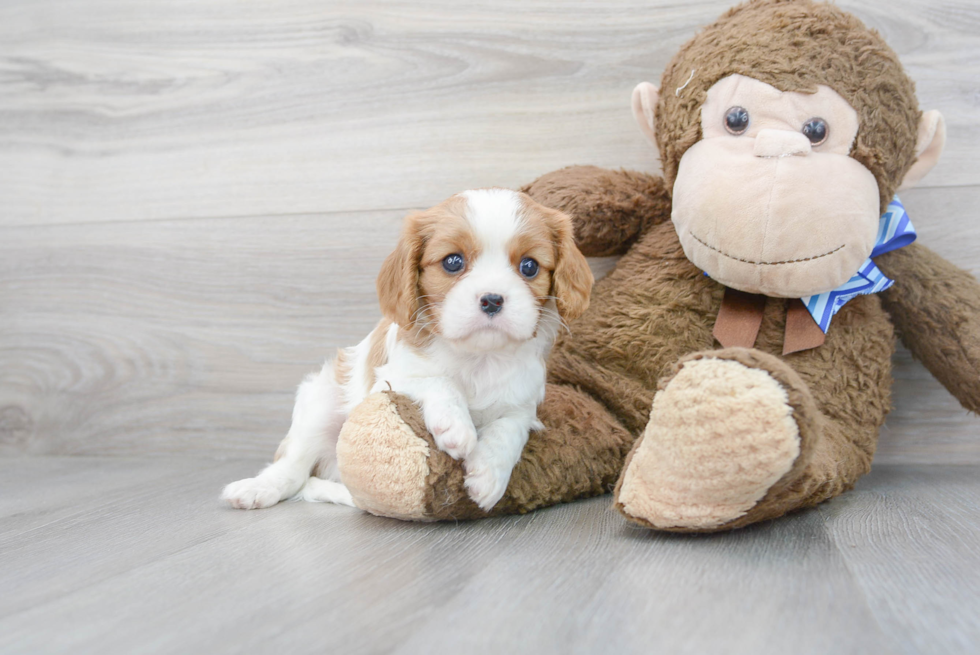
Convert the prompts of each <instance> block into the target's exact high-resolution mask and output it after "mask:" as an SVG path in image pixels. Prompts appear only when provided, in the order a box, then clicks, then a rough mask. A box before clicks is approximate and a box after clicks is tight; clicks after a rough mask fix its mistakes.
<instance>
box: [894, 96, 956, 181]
mask: <svg viewBox="0 0 980 655" xmlns="http://www.w3.org/2000/svg"><path fill="white" fill-rule="evenodd" d="M945 145H946V121H945V120H943V115H942V114H940V113H939V112H938V111H936V110H935V109H933V110H932V111H927V112H923V113H922V119H921V120H920V121H919V136H918V139H917V140H916V143H915V156H916V159H915V163H914V164H912V168H910V169H909V170H908V172H907V173H906V174H905V177H903V178H902V186H900V187H898V190H899V191H901V190H903V189H911V188H912V187H914V186H915V185H916V184H918V183H919V180H921V179H922V178H924V177H925V176H926V174H927V173H928V172H929V171H931V170H932V167H933V166H935V165H936V162H938V161H939V155H941V154H942V153H943V146H945Z"/></svg>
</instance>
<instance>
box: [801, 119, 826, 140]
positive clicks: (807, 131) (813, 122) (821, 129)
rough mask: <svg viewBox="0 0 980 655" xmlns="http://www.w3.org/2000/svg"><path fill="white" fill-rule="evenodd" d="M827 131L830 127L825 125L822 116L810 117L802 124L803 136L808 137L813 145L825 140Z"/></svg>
mask: <svg viewBox="0 0 980 655" xmlns="http://www.w3.org/2000/svg"><path fill="white" fill-rule="evenodd" d="M829 133H830V128H829V127H828V126H827V121H825V120H824V119H822V118H811V119H810V120H808V121H807V122H806V123H805V124H804V125H803V136H805V137H806V138H808V139H810V143H812V144H813V145H815V146H819V145H820V144H821V143H823V142H824V141H826V140H827V134H829Z"/></svg>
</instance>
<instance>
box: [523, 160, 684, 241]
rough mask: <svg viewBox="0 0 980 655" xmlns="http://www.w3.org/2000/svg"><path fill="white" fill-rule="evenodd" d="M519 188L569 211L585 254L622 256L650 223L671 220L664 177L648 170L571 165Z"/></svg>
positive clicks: (555, 206) (557, 207)
mask: <svg viewBox="0 0 980 655" xmlns="http://www.w3.org/2000/svg"><path fill="white" fill-rule="evenodd" d="M521 190H522V191H524V192H525V193H526V194H528V195H529V196H531V197H532V198H534V199H535V200H536V201H538V202H540V203H541V204H542V205H545V206H546V207H551V208H553V209H559V210H561V211H563V212H565V213H566V214H568V215H570V216H571V217H572V221H573V223H574V224H575V242H576V244H577V245H578V247H579V249H580V250H581V251H582V252H583V253H584V254H585V255H586V256H588V257H604V256H608V255H618V254H622V253H624V252H626V249H627V248H629V246H630V245H632V244H633V242H634V241H636V240H637V239H638V238H639V237H640V235H641V234H643V232H644V231H645V230H646V229H647V228H648V227H650V226H651V225H655V224H657V223H662V222H663V221H666V220H668V219H670V195H669V193H668V190H667V188H666V185H665V184H664V181H663V178H661V177H660V176H655V175H647V174H646V173H637V172H635V171H622V170H620V171H613V170H608V169H605V168H598V167H596V166H570V167H568V168H563V169H561V170H557V171H553V172H551V173H546V174H545V175H542V176H541V177H539V178H538V179H537V180H535V181H534V182H532V183H531V184H528V185H527V186H525V187H523V188H522V189H521Z"/></svg>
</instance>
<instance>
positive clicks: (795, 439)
mask: <svg viewBox="0 0 980 655" xmlns="http://www.w3.org/2000/svg"><path fill="white" fill-rule="evenodd" d="M815 411H816V410H815V407H813V403H812V399H811V398H810V395H809V393H808V391H807V390H806V388H805V386H804V385H803V382H802V381H801V380H800V379H799V377H798V376H797V375H796V374H795V373H794V372H793V371H792V370H791V369H790V368H789V367H788V366H786V365H785V364H784V363H783V362H781V361H780V360H778V359H776V358H775V357H772V356H770V355H766V354H765V353H761V352H759V351H755V350H748V349H743V348H731V349H727V350H720V351H714V352H709V353H701V354H699V355H694V356H692V357H691V358H688V359H687V360H686V361H684V362H683V363H682V365H681V367H680V370H679V371H678V372H677V374H676V375H675V376H674V377H673V378H672V379H670V380H668V381H667V382H666V383H665V384H663V385H662V386H661V390H660V391H659V392H658V393H657V395H656V396H655V398H654V401H653V409H652V411H651V415H650V421H649V423H648V424H647V427H646V430H645V432H644V434H643V436H642V437H641V438H640V440H639V441H638V442H637V444H636V445H635V446H634V447H633V451H632V452H631V453H630V455H629V458H628V459H627V462H626V466H625V468H624V471H623V474H622V475H621V477H620V479H619V483H618V484H617V487H616V500H615V502H616V508H617V509H618V510H619V511H620V512H621V513H622V514H623V515H625V516H626V517H627V518H628V519H630V520H632V521H634V522H636V523H639V524H641V525H645V526H647V527H652V528H657V529H661V530H675V531H691V532H695V531H713V530H722V529H729V528H733V527H739V526H741V525H745V524H747V523H751V522H753V521H755V520H759V519H760V518H761V517H763V515H765V516H764V518H769V515H770V514H771V513H772V512H771V510H772V509H773V508H772V507H768V508H767V507H765V506H766V505H773V501H775V503H776V504H777V505H778V496H779V491H780V490H781V489H784V488H785V487H786V486H787V485H789V484H791V483H792V482H793V481H794V480H795V479H797V478H798V477H799V475H800V473H801V471H802V470H803V469H804V467H805V461H804V460H805V459H806V457H805V456H801V454H803V455H808V452H809V450H810V448H808V447H807V440H808V439H809V437H808V434H810V433H812V432H813V430H812V428H811V427H810V425H811V422H810V421H808V420H804V421H803V422H802V429H801V421H800V418H801V417H802V416H803V415H806V414H812V413H815ZM788 509H790V508H786V509H782V510H781V511H778V512H777V515H778V514H781V513H784V512H785V511H788Z"/></svg>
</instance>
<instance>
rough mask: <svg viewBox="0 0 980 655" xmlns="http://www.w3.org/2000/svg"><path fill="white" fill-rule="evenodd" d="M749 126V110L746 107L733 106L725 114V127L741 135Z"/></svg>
mask: <svg viewBox="0 0 980 655" xmlns="http://www.w3.org/2000/svg"><path fill="white" fill-rule="evenodd" d="M748 126H749V111H748V110H747V109H746V108H745V107H732V108H731V109H729V110H728V113H726V114H725V129H726V130H728V131H729V132H731V133H732V134H735V135H739V134H741V133H742V132H744V131H745V128H747V127H748Z"/></svg>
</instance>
